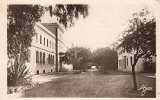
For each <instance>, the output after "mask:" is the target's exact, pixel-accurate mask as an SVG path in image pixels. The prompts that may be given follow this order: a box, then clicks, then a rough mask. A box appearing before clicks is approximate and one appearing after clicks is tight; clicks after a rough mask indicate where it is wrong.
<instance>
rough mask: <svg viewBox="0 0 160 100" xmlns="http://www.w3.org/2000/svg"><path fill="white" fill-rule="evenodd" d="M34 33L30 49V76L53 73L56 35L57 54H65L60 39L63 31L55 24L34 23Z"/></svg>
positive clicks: (61, 39)
mask: <svg viewBox="0 0 160 100" xmlns="http://www.w3.org/2000/svg"><path fill="white" fill-rule="evenodd" d="M35 33H36V35H35V36H34V37H33V39H32V44H31V47H30V63H29V66H30V67H29V68H30V72H31V74H41V73H49V72H54V71H55V67H56V35H55V34H58V53H59V52H65V51H64V50H65V45H64V42H63V38H62V37H63V34H64V31H63V29H62V28H60V26H59V25H58V24H57V23H36V25H35ZM58 63H59V56H58ZM58 65H59V64H58ZM58 68H59V67H58Z"/></svg>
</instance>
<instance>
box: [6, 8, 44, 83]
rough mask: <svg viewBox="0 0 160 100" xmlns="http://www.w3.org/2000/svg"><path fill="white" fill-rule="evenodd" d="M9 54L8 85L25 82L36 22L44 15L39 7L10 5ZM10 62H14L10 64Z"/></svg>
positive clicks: (8, 19) (8, 26)
mask: <svg viewBox="0 0 160 100" xmlns="http://www.w3.org/2000/svg"><path fill="white" fill-rule="evenodd" d="M7 12H8V14H7V21H8V23H7V54H8V63H9V64H8V68H7V79H8V85H17V83H18V82H19V81H25V80H26V76H27V74H28V71H27V66H26V65H25V64H26V62H27V61H28V60H29V47H30V46H31V42H32V37H33V36H34V34H35V32H34V25H35V22H37V21H39V18H40V17H41V15H42V14H43V7H42V6H39V5H9V6H8V9H7ZM10 60H13V61H12V62H14V63H12V62H10Z"/></svg>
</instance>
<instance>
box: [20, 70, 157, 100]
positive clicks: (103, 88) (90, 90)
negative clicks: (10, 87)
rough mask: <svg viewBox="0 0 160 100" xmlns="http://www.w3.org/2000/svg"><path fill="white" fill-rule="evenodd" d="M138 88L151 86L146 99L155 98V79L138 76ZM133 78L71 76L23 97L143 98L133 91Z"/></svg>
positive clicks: (83, 74) (46, 84) (30, 91)
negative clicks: (151, 89) (142, 85)
mask: <svg viewBox="0 0 160 100" xmlns="http://www.w3.org/2000/svg"><path fill="white" fill-rule="evenodd" d="M137 80H138V81H137V82H138V87H140V85H141V84H145V85H147V86H151V87H152V88H153V91H152V92H150V93H148V94H147V95H145V96H144V97H155V79H154V78H149V77H145V76H143V75H137ZM132 86H133V84H132V76H131V75H130V74H128V75H126V74H124V75H115V74H114V75H112V74H107V75H104V74H95V72H86V73H81V74H69V75H66V76H65V77H61V78H58V79H54V80H53V81H51V82H47V83H44V84H41V85H40V86H39V87H35V88H32V89H30V90H27V91H25V92H24V95H23V97H131V98H132V97H141V96H140V92H139V91H134V90H132Z"/></svg>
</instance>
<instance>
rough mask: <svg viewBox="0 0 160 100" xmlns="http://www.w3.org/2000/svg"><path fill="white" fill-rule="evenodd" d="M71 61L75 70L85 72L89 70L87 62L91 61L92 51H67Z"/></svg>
mask: <svg viewBox="0 0 160 100" xmlns="http://www.w3.org/2000/svg"><path fill="white" fill-rule="evenodd" d="M67 54H68V55H69V59H70V60H69V61H70V63H71V64H73V67H74V69H76V70H81V71H82V70H83V71H85V69H86V68H87V62H89V61H90V59H91V51H90V49H88V48H84V47H73V48H70V49H69V50H68V51H67Z"/></svg>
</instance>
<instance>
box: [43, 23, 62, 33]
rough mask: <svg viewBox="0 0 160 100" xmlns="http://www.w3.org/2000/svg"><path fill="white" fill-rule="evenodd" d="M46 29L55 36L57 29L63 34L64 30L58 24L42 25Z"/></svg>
mask: <svg viewBox="0 0 160 100" xmlns="http://www.w3.org/2000/svg"><path fill="white" fill-rule="evenodd" d="M41 24H42V25H43V26H44V27H45V28H47V29H48V30H49V31H51V32H52V33H53V34H55V28H59V29H60V30H61V31H62V32H63V29H62V28H61V27H60V26H59V25H58V24H57V23H41Z"/></svg>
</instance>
